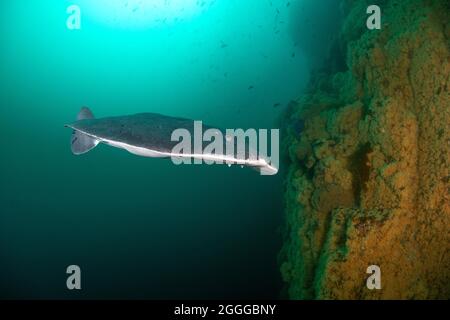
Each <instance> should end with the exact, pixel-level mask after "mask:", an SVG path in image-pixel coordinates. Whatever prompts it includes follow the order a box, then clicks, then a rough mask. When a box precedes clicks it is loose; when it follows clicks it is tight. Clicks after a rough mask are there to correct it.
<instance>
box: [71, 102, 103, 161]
mask: <svg viewBox="0 0 450 320" xmlns="http://www.w3.org/2000/svg"><path fill="white" fill-rule="evenodd" d="M87 119H94V115H93V113H92V111H91V110H90V109H89V108H88V107H82V108H81V110H80V112H78V115H77V121H80V120H87ZM70 143H71V149H72V153H73V154H75V155H81V154H84V153H87V152H89V151H90V150H92V149H94V148H95V147H96V146H97V144H98V143H99V141H98V140H96V139H94V138H91V137H89V136H88V135H86V134H84V133H82V132H80V131H77V130H74V131H73V133H72V137H71V140H70Z"/></svg>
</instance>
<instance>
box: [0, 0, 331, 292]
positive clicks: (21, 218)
mask: <svg viewBox="0 0 450 320" xmlns="http://www.w3.org/2000/svg"><path fill="white" fill-rule="evenodd" d="M297 2H301V1H297ZM328 2H330V1H328ZM72 4H77V5H79V7H80V9H81V30H69V29H68V28H67V26H66V20H67V18H68V16H69V15H68V14H67V13H66V9H67V7H68V6H69V5H72ZM321 8H322V9H324V8H326V3H325V2H324V3H323V4H317V5H311V4H310V5H309V7H308V8H307V9H308V10H310V11H311V12H315V11H317V10H319V12H320V9H321ZM303 10H304V8H300V7H299V6H298V4H296V3H295V1H291V2H289V1H281V0H280V1H277V0H272V1H261V0H248V1H237V0H227V1H219V0H217V1H214V0H211V1H208V0H203V1H175V0H172V1H171V0H166V1H150V0H149V1H131V0H129V1H119V0H115V1H83V0H78V1H41V0H40V1H23V0H21V1H2V2H1V4H0V12H1V16H0V27H1V34H0V43H1V50H0V84H1V85H0V105H1V108H0V130H1V133H2V137H3V138H2V140H1V149H2V157H1V160H0V161H1V180H0V203H1V209H0V294H1V298H156V299H163V298H236V299H237V298H277V297H278V296H279V293H280V290H281V276H280V273H279V266H278V264H277V254H278V252H279V250H280V247H281V234H280V225H281V222H282V214H281V213H282V212H283V201H282V197H283V194H282V190H283V189H282V177H281V175H278V176H274V177H266V176H260V175H259V174H258V173H256V172H254V171H252V170H246V169H241V168H239V167H236V168H235V167H232V168H228V167H227V166H207V165H203V166H198V165H195V166H175V165H173V164H172V162H171V161H170V160H160V159H146V158H140V157H136V156H134V155H131V154H128V153H127V152H124V151H123V150H118V149H114V148H110V147H106V146H100V147H99V148H96V149H95V150H93V151H92V152H90V153H89V154H87V155H85V156H81V157H76V156H74V155H72V154H71V152H70V133H71V132H70V130H69V129H66V128H64V125H65V124H67V123H70V122H73V120H74V119H75V117H76V114H77V113H78V111H79V110H80V108H81V107H82V106H89V107H90V108H91V109H92V111H93V113H94V115H95V116H96V117H107V116H115V115H127V114H134V113H140V112H157V113H162V114H165V115H170V116H178V117H187V118H192V119H195V120H203V121H204V122H205V123H207V124H211V125H214V126H218V127H226V128H268V129H270V128H278V126H279V123H278V122H279V121H278V119H279V117H280V114H281V112H282V110H283V109H284V108H285V107H286V105H288V104H289V102H290V101H291V100H293V99H294V98H296V97H297V96H298V95H299V93H301V92H302V90H303V89H304V87H305V86H306V83H307V81H308V78H309V72H308V71H309V69H310V67H311V65H312V64H313V63H315V61H314V60H315V59H316V57H315V58H314V59H309V60H308V58H307V55H306V53H305V51H304V50H303V49H302V47H306V46H307V43H303V44H301V43H300V42H299V40H300V39H299V38H300V36H301V34H295V32H293V30H295V29H296V28H298V27H299V26H298V25H296V24H298V19H299V18H301V17H299V15H301V14H302V12H303ZM322 12H326V10H322ZM295 15H297V17H294V16H295ZM308 19H314V17H313V18H308ZM295 21H296V23H294V22H295ZM321 23H323V24H324V25H325V26H328V24H327V22H326V18H324V19H323V22H322V21H319V22H318V25H319V26H320V24H321ZM305 25H306V22H305ZM316 27H317V26H316ZM329 27H330V26H328V28H329ZM308 28H310V27H308ZM325 30H326V29H325ZM300 31H301V30H300ZM316 32H319V33H320V30H316ZM326 34H327V33H326V32H323V36H324V37H325V36H326ZM308 41H310V42H311V43H313V42H315V41H316V42H317V36H315V37H312V36H310V38H309V40H308ZM305 42H306V41H305ZM315 46H316V47H320V45H317V43H316V44H315ZM310 47H311V46H310ZM309 49H310V50H311V48H309ZM320 52H321V51H320V48H319V49H318V51H317V54H320ZM311 56H313V55H311ZM282 170H283V169H282ZM71 264H76V265H79V266H80V267H81V270H82V290H81V291H80V292H71V291H69V290H67V289H66V278H67V275H66V273H65V270H66V268H67V266H69V265H71Z"/></svg>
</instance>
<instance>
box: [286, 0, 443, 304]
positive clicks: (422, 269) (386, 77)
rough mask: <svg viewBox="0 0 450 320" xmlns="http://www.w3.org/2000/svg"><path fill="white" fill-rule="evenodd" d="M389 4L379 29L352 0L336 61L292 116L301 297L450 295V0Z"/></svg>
mask: <svg viewBox="0 0 450 320" xmlns="http://www.w3.org/2000/svg"><path fill="white" fill-rule="evenodd" d="M371 2H373V1H371ZM378 2H379V3H378V5H380V7H381V8H382V12H383V15H382V29H381V30H368V29H367V28H366V19H367V14H366V9H367V7H368V5H370V4H372V3H369V2H368V1H365V0H353V1H352V0H347V1H344V3H343V4H342V8H343V10H344V12H345V17H346V18H345V20H344V22H343V25H342V27H341V32H340V35H339V37H338V39H336V41H335V43H334V45H333V46H332V51H331V53H330V58H329V60H328V62H327V65H326V66H325V67H324V69H323V70H322V71H321V72H316V73H315V74H314V76H313V77H312V80H311V84H310V88H309V90H308V92H307V94H305V95H304V96H302V97H301V98H299V100H298V102H297V103H296V104H292V105H291V106H290V108H289V110H288V111H287V116H286V117H287V120H286V121H285V123H287V125H286V127H285V128H284V142H283V148H284V151H285V154H286V155H287V158H288V159H287V161H288V163H289V164H288V168H289V169H288V173H287V176H286V183H285V188H286V194H285V201H286V225H285V229H284V246H283V248H282V251H281V253H280V266H281V272H282V276H283V279H284V281H285V282H286V292H285V293H286V297H289V298H292V299H433V298H444V299H447V298H450V232H449V231H450V202H449V199H450V196H449V194H450V191H449V190H450V172H449V169H450V160H449V159H450V129H449V128H450V1H447V0H421V1H418V0H385V1H378ZM370 265H378V266H379V267H380V269H381V281H382V289H381V290H369V289H368V288H367V287H366V279H367V277H368V276H369V275H368V274H367V273H366V269H367V267H368V266H370Z"/></svg>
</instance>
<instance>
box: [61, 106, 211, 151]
mask: <svg viewBox="0 0 450 320" xmlns="http://www.w3.org/2000/svg"><path fill="white" fill-rule="evenodd" d="M67 126H68V127H70V128H72V129H74V130H79V131H82V132H83V133H86V134H88V135H90V136H93V137H100V138H103V139H108V140H112V141H118V142H123V143H126V144H130V145H133V146H136V147H142V148H147V149H151V150H155V151H160V152H169V153H170V152H171V150H172V149H173V147H174V146H175V145H177V144H178V143H179V142H178V141H171V136H172V132H173V131H174V130H176V129H186V130H188V131H189V132H190V133H191V135H192V136H193V135H194V121H193V120H189V119H183V118H174V117H168V116H164V115H161V114H157V113H140V114H135V115H129V116H119V117H108V118H101V119H86V120H80V121H77V122H74V123H72V124H69V125H67ZM210 128H211V127H209V126H205V125H204V126H203V130H208V129H210Z"/></svg>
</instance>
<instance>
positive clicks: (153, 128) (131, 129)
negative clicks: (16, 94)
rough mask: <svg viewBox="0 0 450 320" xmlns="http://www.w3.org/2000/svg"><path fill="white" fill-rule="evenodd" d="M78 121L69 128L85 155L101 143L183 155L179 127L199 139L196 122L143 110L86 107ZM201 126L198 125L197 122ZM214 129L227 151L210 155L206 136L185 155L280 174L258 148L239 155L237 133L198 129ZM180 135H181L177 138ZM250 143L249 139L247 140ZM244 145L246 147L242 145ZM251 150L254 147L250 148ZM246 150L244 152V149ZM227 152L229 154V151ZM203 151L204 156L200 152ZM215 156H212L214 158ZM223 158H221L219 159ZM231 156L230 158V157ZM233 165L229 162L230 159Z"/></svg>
mask: <svg viewBox="0 0 450 320" xmlns="http://www.w3.org/2000/svg"><path fill="white" fill-rule="evenodd" d="M77 118H78V119H81V120H78V121H76V122H74V123H72V124H69V125H67V126H66V127H69V128H72V129H73V130H74V132H73V134H72V139H71V144H72V152H73V153H74V154H75V155H81V154H84V153H86V152H88V151H89V150H91V149H93V148H94V147H95V146H96V145H97V144H98V143H99V142H103V143H106V144H109V145H111V146H114V147H118V148H123V149H126V150H128V151H129V152H131V153H134V154H136V155H139V156H145V157H171V156H175V157H179V156H180V154H174V153H173V150H174V147H175V146H177V145H178V144H179V143H180V141H172V134H173V132H174V131H175V130H177V129H186V130H187V131H188V132H189V133H190V138H191V139H195V134H194V132H195V121H193V120H190V119H184V118H177V117H169V116H164V115H161V114H157V113H140V114H135V115H129V116H119V117H108V118H101V119H95V118H93V114H92V113H91V111H90V110H89V109H88V108H85V107H84V108H82V109H81V111H80V113H79V114H78V117H77ZM197 126H198V125H197ZM209 129H213V130H214V131H215V132H214V134H216V135H218V136H216V139H217V138H218V137H221V138H222V139H223V141H222V142H221V143H223V146H224V150H223V152H224V154H208V153H203V150H205V149H204V148H205V147H206V146H208V145H209V144H210V143H211V142H208V141H203V136H201V137H200V141H191V148H192V149H193V150H191V151H189V152H193V153H182V154H183V155H184V157H187V158H188V157H191V158H192V157H194V158H197V159H199V158H201V159H208V158H209V159H212V158H213V159H214V160H213V161H215V160H216V159H217V160H218V161H220V160H219V159H222V160H223V161H230V160H229V159H230V158H231V159H233V160H231V162H232V163H236V164H237V163H239V164H241V165H242V166H248V167H251V168H254V169H257V170H266V171H269V172H270V174H276V172H277V169H276V168H274V167H271V166H270V165H268V163H267V162H266V161H265V160H264V159H261V160H260V159H258V153H257V151H256V150H253V149H251V148H249V146H244V148H245V149H243V150H245V152H244V154H245V156H244V157H242V156H240V155H239V152H238V151H239V150H240V149H239V148H238V139H237V138H236V137H235V136H231V137H230V138H228V137H227V138H226V139H225V137H226V131H225V130H221V129H218V128H213V127H211V126H207V125H202V128H201V130H200V128H197V130H199V131H201V132H199V134H200V135H203V134H204V133H205V132H206V131H207V130H209ZM177 138H179V137H177ZM227 139H232V140H230V142H231V141H232V142H231V143H233V144H234V154H233V155H229V154H228V152H227V151H228V150H227V148H229V146H228V143H229V142H228V141H226V140H227ZM244 143H246V142H244ZM199 146H201V150H199V151H197V150H196V149H195V147H199ZM241 147H242V146H241ZM250 149H251V150H250ZM243 150H242V151H243ZM225 152H226V153H225ZM199 154H200V155H199ZM211 157H212V158H211ZM217 157H219V158H217ZM226 159H227V160H226ZM227 163H228V164H230V163H229V162H227Z"/></svg>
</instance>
